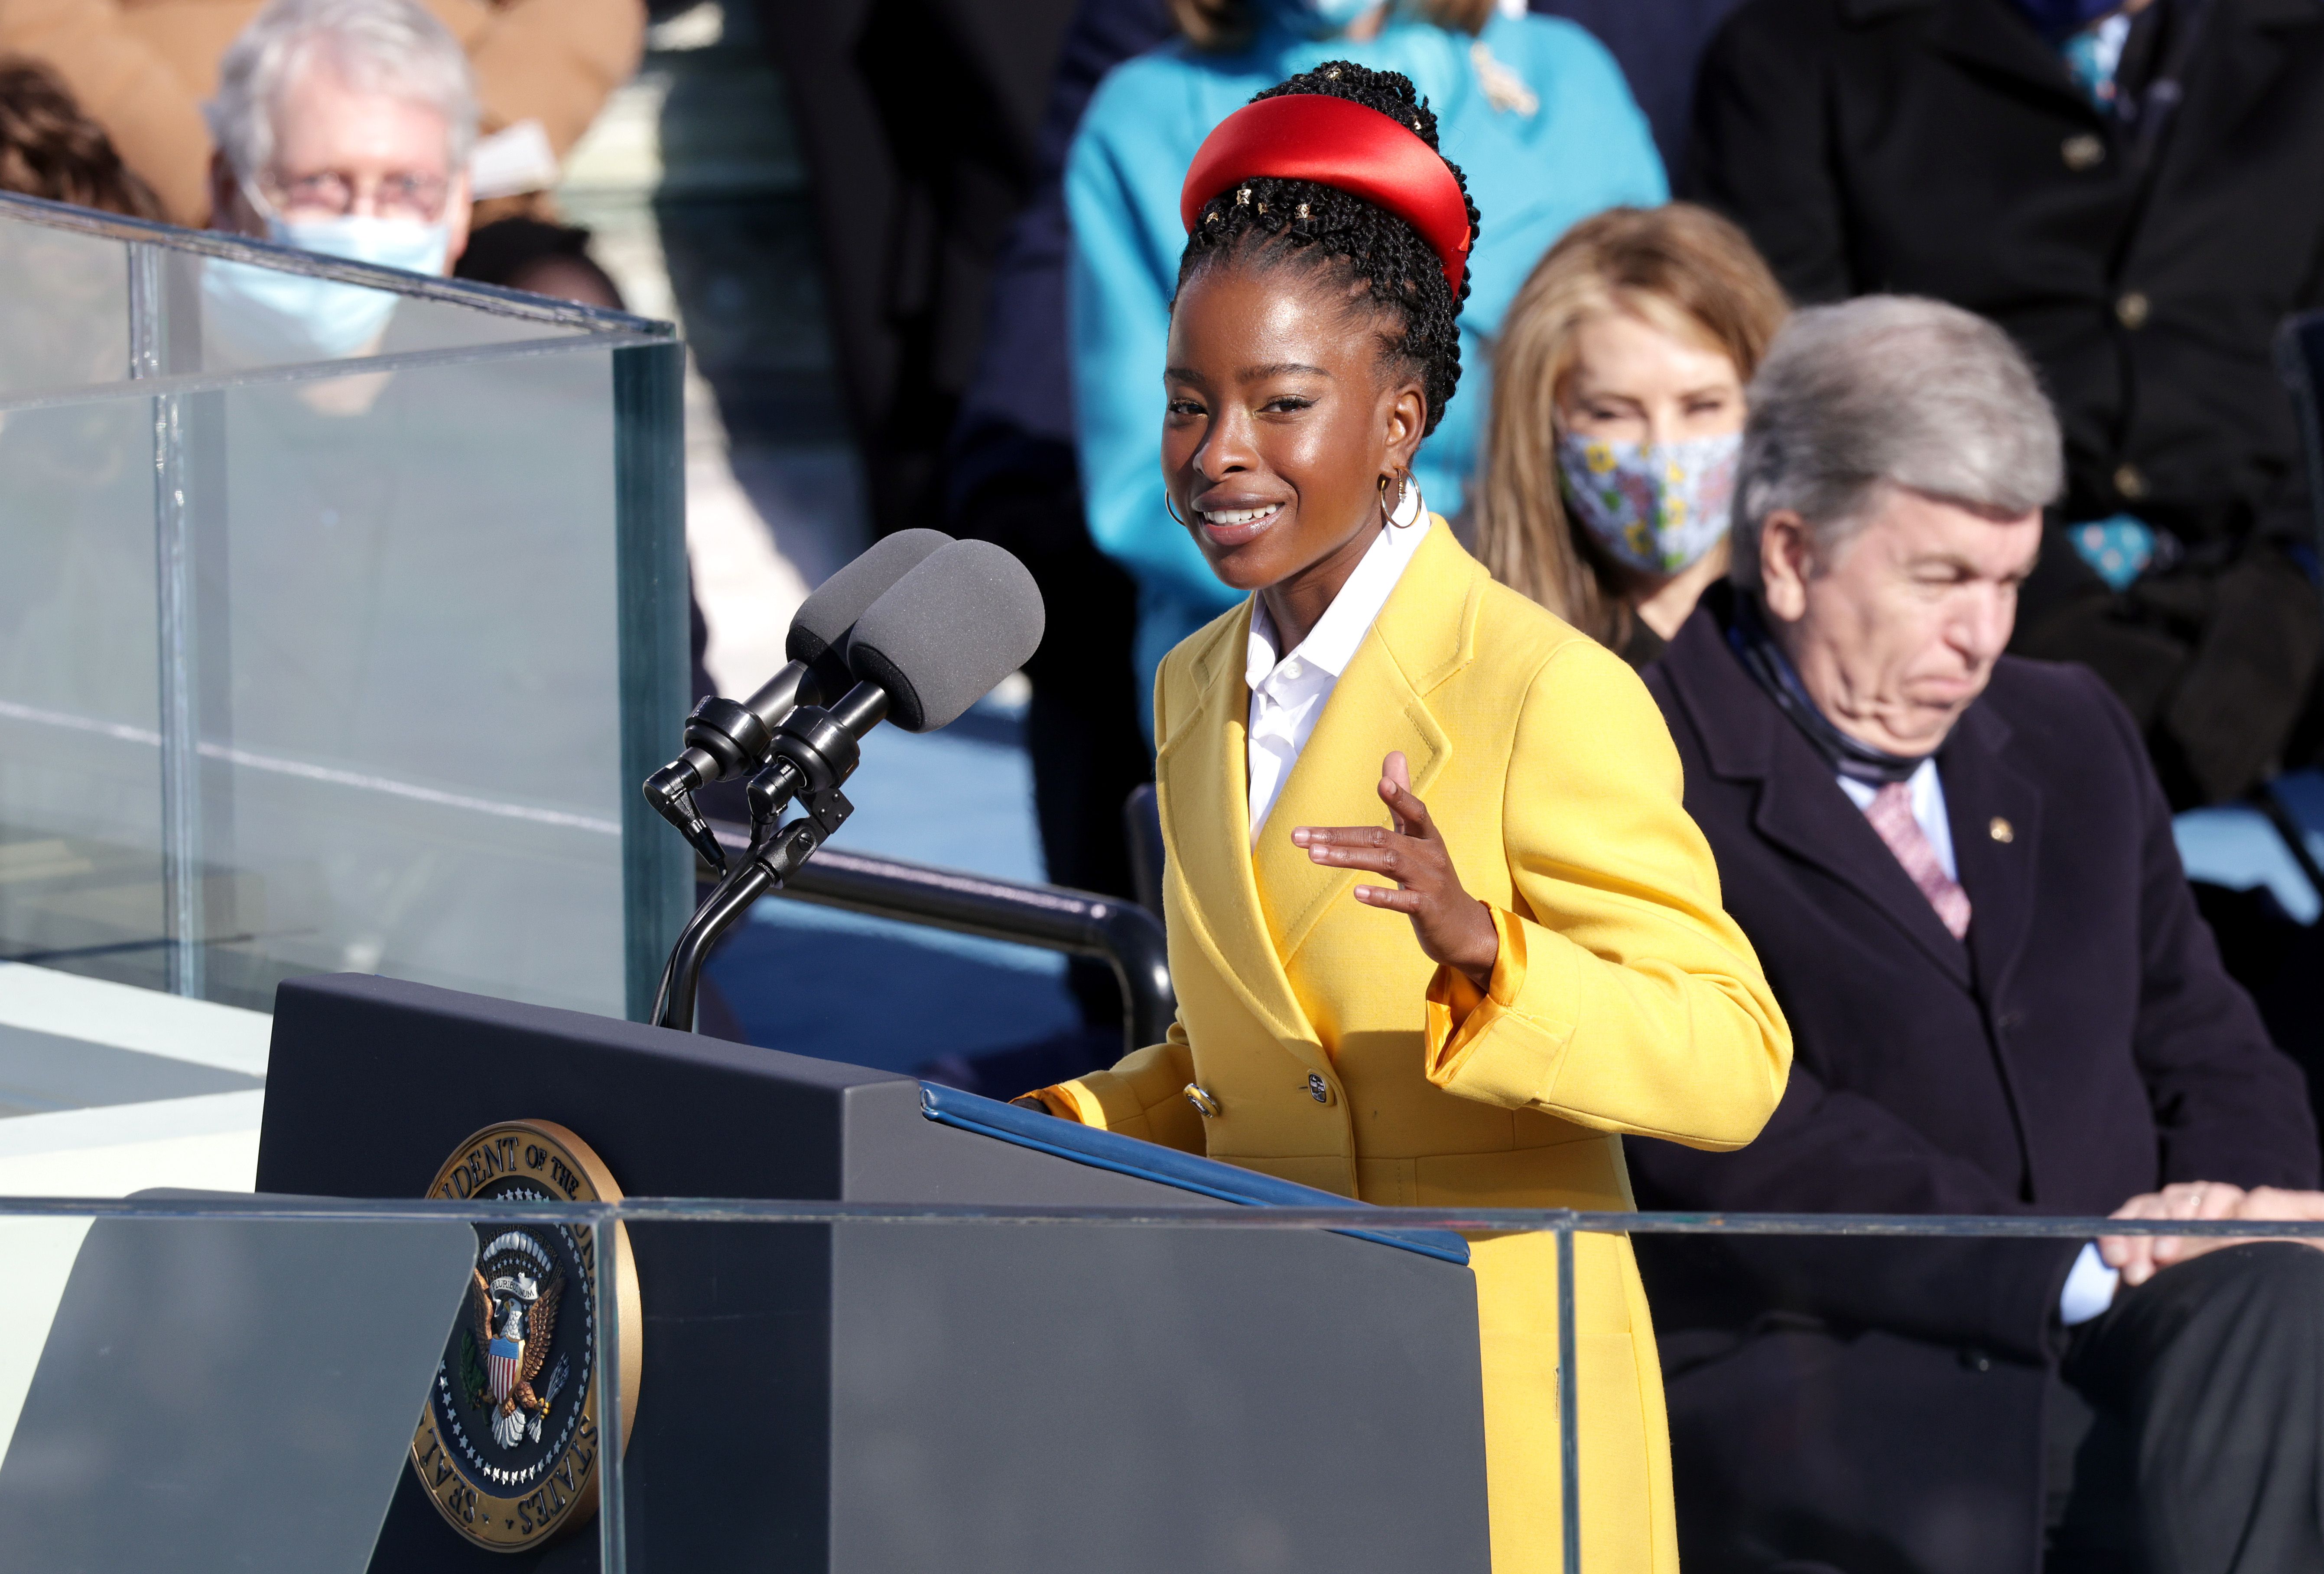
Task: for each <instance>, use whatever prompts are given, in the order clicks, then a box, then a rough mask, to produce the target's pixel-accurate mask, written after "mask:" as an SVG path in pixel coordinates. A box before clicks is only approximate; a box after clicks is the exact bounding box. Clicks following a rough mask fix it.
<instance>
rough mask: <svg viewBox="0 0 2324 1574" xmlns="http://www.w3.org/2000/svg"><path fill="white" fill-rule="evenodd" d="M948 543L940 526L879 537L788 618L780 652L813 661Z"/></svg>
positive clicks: (948, 544) (820, 586)
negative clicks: (873, 605)
mask: <svg viewBox="0 0 2324 1574" xmlns="http://www.w3.org/2000/svg"><path fill="white" fill-rule="evenodd" d="M951 545H952V538H951V537H950V536H947V535H945V533H944V532H943V531H942V530H898V531H897V532H896V533H895V534H894V535H892V536H883V537H881V538H880V539H879V540H877V541H875V542H873V543H872V544H871V550H869V551H867V552H865V553H864V554H863V555H862V557H858V558H856V559H855V561H853V563H850V564H849V565H848V566H846V567H844V568H842V569H841V570H840V571H839V572H838V573H836V574H835V575H832V576H831V577H830V578H829V579H826V580H825V581H824V582H823V583H822V584H819V585H817V586H816V591H815V594H813V595H811V596H809V597H807V600H806V601H805V602H803V603H800V604H799V610H798V613H797V614H796V615H795V616H794V617H793V618H792V619H791V631H790V636H789V638H788V639H786V640H784V641H783V654H784V655H786V656H788V657H789V658H790V659H792V660H793V661H806V662H814V661H816V660H817V659H819V658H821V657H822V655H823V653H824V652H825V651H826V650H828V649H831V648H832V647H833V646H835V645H836V644H838V643H839V641H840V640H841V639H842V638H843V637H844V636H845V634H846V632H847V631H848V630H849V628H851V627H852V626H853V624H854V622H855V620H856V619H858V618H860V617H862V615H863V610H864V609H865V608H866V607H868V606H870V605H871V603H873V602H876V601H878V600H879V599H880V598H881V596H883V595H885V594H888V592H889V590H890V588H891V587H892V586H893V585H894V584H896V582H897V581H898V580H899V579H901V578H903V577H904V575H907V574H909V573H910V572H911V571H912V570H913V569H915V568H917V567H918V566H920V564H922V563H924V562H926V561H927V558H928V557H929V556H930V555H931V554H933V553H935V552H936V551H938V550H940V549H941V548H945V547H949V546H951Z"/></svg>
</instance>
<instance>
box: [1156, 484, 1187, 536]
mask: <svg viewBox="0 0 2324 1574" xmlns="http://www.w3.org/2000/svg"><path fill="white" fill-rule="evenodd" d="M1162 511H1163V512H1164V513H1166V514H1168V515H1169V516H1170V518H1171V520H1172V521H1173V522H1174V523H1176V525H1177V527H1178V528H1179V529H1182V530H1191V529H1194V526H1192V525H1190V524H1188V523H1187V522H1186V521H1185V520H1184V519H1182V518H1180V517H1179V514H1178V510H1177V506H1176V504H1174V503H1173V502H1171V501H1170V489H1169V488H1168V487H1167V486H1166V487H1164V488H1163V489H1162Z"/></svg>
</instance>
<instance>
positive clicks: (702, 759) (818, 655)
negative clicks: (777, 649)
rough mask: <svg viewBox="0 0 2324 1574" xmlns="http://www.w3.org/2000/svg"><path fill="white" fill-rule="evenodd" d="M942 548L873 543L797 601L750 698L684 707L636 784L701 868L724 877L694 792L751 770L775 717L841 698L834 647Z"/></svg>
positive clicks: (843, 673)
mask: <svg viewBox="0 0 2324 1574" xmlns="http://www.w3.org/2000/svg"><path fill="white" fill-rule="evenodd" d="M951 544H952V538H951V537H950V536H947V535H945V533H944V532H943V531H941V530H899V531H897V532H896V533H895V534H894V535H892V536H888V537H885V538H881V540H879V541H877V542H875V543H874V544H873V545H872V547H871V550H869V551H867V552H865V553H863V554H862V556H861V557H857V558H856V559H855V560H854V561H853V562H852V563H850V564H848V565H847V566H845V567H844V568H842V569H840V570H839V572H838V573H836V574H834V575H832V576H831V577H830V578H828V579H826V580H825V581H824V582H823V584H820V585H818V586H817V587H816V592H815V594H813V595H810V596H808V597H807V600H806V601H805V602H803V603H800V606H799V610H798V612H797V613H795V614H794V615H793V616H792V618H791V627H790V633H789V635H788V637H787V638H786V639H785V640H784V641H783V653H784V654H785V655H786V656H788V657H789V658H790V659H789V660H788V661H787V662H785V663H784V664H783V667H782V668H781V670H779V672H777V673H776V674H775V675H774V677H770V678H769V679H768V680H767V681H766V682H765V683H763V684H761V685H760V686H759V688H758V692H757V693H755V694H753V695H752V696H751V697H750V698H749V699H747V700H743V701H742V702H741V703H740V704H737V703H736V702H735V701H733V700H730V699H722V698H720V697H718V696H717V695H712V696H711V697H709V698H707V699H705V700H704V701H703V702H702V703H701V704H697V705H696V706H695V707H694V712H693V713H692V714H691V715H689V716H687V719H686V733H685V747H684V748H682V749H681V750H678V758H677V759H673V760H671V761H670V762H669V764H668V765H665V766H663V767H662V768H661V769H659V770H658V771H656V772H654V773H653V775H651V776H650V777H648V778H646V782H645V795H646V802H648V803H650V804H651V805H653V806H654V810H655V812H656V813H658V814H659V815H661V817H662V818H663V819H665V820H668V821H669V823H670V824H673V825H675V826H677V827H678V833H679V834H681V835H683V836H684V837H685V838H686V839H687V841H688V842H692V843H693V844H694V850H695V851H696V852H698V853H700V854H701V855H702V857H703V859H704V861H705V862H707V863H708V864H709V865H710V867H711V868H713V869H715V870H717V871H718V872H719V873H721V874H724V873H725V872H726V850H725V849H724V848H723V847H721V846H719V845H718V838H717V837H716V836H715V835H714V834H712V833H711V830H710V826H709V824H708V823H707V822H705V820H704V819H703V818H702V815H701V811H699V810H698V809H696V807H695V805H694V794H695V791H696V788H699V787H707V786H709V785H710V784H711V783H712V782H717V781H731V780H733V778H736V777H738V776H748V775H750V774H751V773H752V772H753V771H755V770H757V769H760V768H761V766H763V765H765V764H766V762H767V757H768V755H769V753H770V751H771V750H772V749H773V748H774V734H775V729H776V728H778V727H779V726H780V725H781V724H782V722H783V718H784V717H786V716H788V715H789V714H790V713H791V712H793V711H794V710H796V709H798V707H799V706H800V705H812V704H820V703H821V702H823V701H825V700H826V699H830V698H832V697H835V696H836V695H840V694H842V693H844V691H845V690H846V688H847V687H848V686H849V684H850V683H851V682H852V681H853V678H852V677H851V675H850V674H849V672H848V668H847V662H846V659H845V657H844V650H843V642H844V640H845V639H846V637H847V631H848V629H849V628H850V627H851V626H853V623H854V621H855V620H856V619H858V618H860V617H862V615H863V611H864V609H865V608H866V607H869V606H871V604H872V603H874V602H876V601H878V600H879V599H880V598H881V596H882V595H884V594H887V592H888V591H889V589H890V587H891V586H893V585H894V584H897V583H898V582H899V580H901V579H902V578H903V577H904V575H907V574H908V573H910V572H911V571H912V570H913V569H914V568H916V567H918V566H919V565H920V564H922V563H924V562H926V561H927V559H928V557H930V556H931V555H932V554H934V553H935V552H936V551H937V550H938V549H939V548H944V547H947V546H949V545H951Z"/></svg>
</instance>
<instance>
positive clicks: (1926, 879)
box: [1864, 781, 1969, 940]
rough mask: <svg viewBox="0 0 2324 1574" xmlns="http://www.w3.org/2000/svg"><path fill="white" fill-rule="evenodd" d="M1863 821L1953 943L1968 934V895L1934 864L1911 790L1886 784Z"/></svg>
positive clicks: (1899, 784)
mask: <svg viewBox="0 0 2324 1574" xmlns="http://www.w3.org/2000/svg"><path fill="white" fill-rule="evenodd" d="M1864 817H1865V818H1866V819H1867V820H1869V821H1871V822H1872V828H1873V829H1874V830H1875V831H1877V832H1878V833H1880V840H1881V841H1883V842H1886V843H1887V844H1888V851H1891V852H1893V853H1895V855H1896V861H1897V862H1898V863H1901V864H1903V865H1904V872H1905V873H1906V874H1908V875H1910V876H1912V877H1913V883H1914V885H1916V886H1918V887H1920V888H1921V894H1922V895H1923V896H1924V897H1928V898H1929V906H1931V907H1934V908H1935V909H1936V910H1937V918H1938V921H1939V922H1941V923H1942V924H1943V925H1944V926H1945V927H1946V928H1947V929H1950V930H1951V931H1952V936H1953V938H1954V939H1955V940H1959V939H1960V937H1961V936H1963V935H1964V934H1968V933H1969V893H1968V892H1967V891H1965V890H1963V889H1961V888H1960V881H1958V880H1956V879H1953V877H1952V876H1950V875H1949V874H1947V873H1946V872H1945V866H1944V865H1943V864H1941V863H1939V862H1938V861H1937V850H1936V849H1935V848H1933V847H1932V846H1930V845H1929V838H1928V834H1927V833H1925V832H1923V830H1922V829H1921V823H1920V822H1919V821H1918V820H1915V819H1914V818H1913V789H1912V787H1911V786H1910V785H1909V784H1907V783H1904V782H1901V781H1892V782H1889V783H1887V784H1886V786H1884V787H1881V789H1880V790H1879V791H1878V792H1877V793H1875V794H1873V795H1872V802H1871V803H1870V804H1868V805H1866V806H1865V810H1864Z"/></svg>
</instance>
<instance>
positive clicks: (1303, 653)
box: [1243, 488, 1429, 847]
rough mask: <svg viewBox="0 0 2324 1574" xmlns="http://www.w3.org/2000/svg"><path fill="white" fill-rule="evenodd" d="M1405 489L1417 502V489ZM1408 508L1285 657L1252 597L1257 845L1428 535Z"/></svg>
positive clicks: (1421, 512) (1419, 511) (1247, 668)
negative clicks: (1336, 691)
mask: <svg viewBox="0 0 2324 1574" xmlns="http://www.w3.org/2000/svg"><path fill="white" fill-rule="evenodd" d="M1409 490H1411V491H1412V492H1413V495H1414V502H1415V504H1416V505H1417V503H1418V491H1417V489H1416V488H1414V489H1409ZM1410 513H1411V514H1412V515H1414V516H1416V517H1415V518H1414V520H1413V522H1412V523H1411V524H1409V525H1397V526H1394V527H1391V528H1389V529H1383V530H1381V531H1380V533H1379V535H1378V536H1376V537H1374V538H1373V539H1372V544H1371V545H1370V546H1369V548H1366V549H1365V551H1364V555H1363V557H1362V560H1361V561H1360V562H1359V563H1357V565H1356V571H1355V572H1354V573H1353V574H1351V575H1348V583H1347V584H1343V585H1342V586H1341V587H1340V594H1338V595H1336V596H1333V598H1332V604H1331V605H1330V606H1328V607H1326V608H1324V609H1323V616H1322V617H1320V618H1318V619H1316V620H1315V626H1314V628H1313V629H1311V630H1309V631H1307V637H1306V638H1305V640H1301V641H1299V647H1298V649H1296V650H1294V651H1292V652H1291V653H1290V654H1289V655H1288V656H1284V657H1281V658H1278V657H1277V654H1276V649H1277V634H1276V631H1275V620H1274V619H1272V618H1270V617H1268V615H1267V603H1265V602H1263V601H1261V600H1259V598H1258V597H1257V596H1253V597H1252V598H1251V607H1250V650H1249V653H1248V654H1247V655H1246V656H1245V657H1244V658H1243V681H1244V682H1246V683H1248V684H1249V685H1250V750H1249V753H1250V844H1251V845H1252V846H1253V847H1256V846H1258V845H1259V831H1260V829H1261V828H1262V827H1264V826H1265V825H1266V824H1267V816H1268V812H1269V811H1271V810H1272V809H1273V808H1274V807H1275V800H1276V799H1277V797H1279V796H1282V792H1283V784H1284V782H1285V781H1286V779H1288V778H1289V777H1290V775H1291V768H1292V767H1293V766H1294V765H1296V764H1297V763H1298V762H1299V751H1300V750H1303V749H1305V748H1306V747H1307V740H1308V737H1309V736H1310V735H1311V734H1312V733H1313V732H1314V731H1315V723H1316V722H1317V721H1318V720H1320V719H1321V718H1322V716H1323V704H1324V702H1325V701H1327V700H1329V699H1330V698H1331V697H1332V690H1333V688H1334V687H1335V686H1337V685H1338V684H1339V681H1340V676H1341V674H1342V673H1344V672H1346V671H1347V670H1348V663H1349V662H1351V661H1353V660H1354V659H1355V658H1356V647H1358V646H1359V645H1361V644H1362V643H1363V642H1364V635H1365V634H1366V633H1368V632H1369V631H1370V629H1371V626H1372V623H1373V621H1374V620H1375V619H1377V618H1378V617H1379V613H1380V608H1382V607H1384V606H1386V605H1387V604H1388V594H1389V593H1390V592H1392V591H1394V590H1395V589H1396V582H1397V580H1399V579H1401V578H1403V577H1404V570H1405V566H1406V564H1408V563H1410V562H1411V561H1412V555H1413V554H1414V553H1416V552H1417V551H1419V550H1420V543H1421V541H1422V539H1423V538H1425V537H1426V536H1427V534H1428V530H1429V525H1428V514H1427V511H1426V510H1425V507H1421V506H1415V507H1413V508H1412V509H1411V510H1410Z"/></svg>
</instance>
